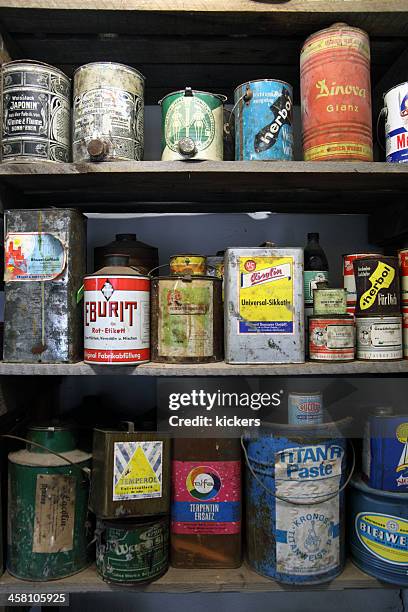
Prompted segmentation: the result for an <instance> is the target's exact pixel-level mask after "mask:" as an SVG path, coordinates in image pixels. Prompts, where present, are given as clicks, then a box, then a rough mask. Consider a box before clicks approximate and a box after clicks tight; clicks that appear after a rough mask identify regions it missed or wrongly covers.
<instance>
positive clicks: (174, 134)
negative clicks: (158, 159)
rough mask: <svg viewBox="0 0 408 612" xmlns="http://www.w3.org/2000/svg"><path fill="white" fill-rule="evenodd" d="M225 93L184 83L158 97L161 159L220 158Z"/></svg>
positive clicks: (215, 159)
mask: <svg viewBox="0 0 408 612" xmlns="http://www.w3.org/2000/svg"><path fill="white" fill-rule="evenodd" d="M226 100H227V98H226V97H225V96H222V95H219V94H212V93H208V92H207V91H196V90H194V89H191V87H186V88H185V89H182V90H180V91H173V92H172V93H170V94H168V95H167V96H165V97H164V98H163V99H162V100H160V101H159V104H160V105H161V107H162V160H163V161H173V160H180V159H181V160H188V159H194V160H200V161H201V160H210V161H222V160H223V157H224V152H223V149H224V145H223V140H224V102H225V101H226Z"/></svg>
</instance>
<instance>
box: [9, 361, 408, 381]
mask: <svg viewBox="0 0 408 612" xmlns="http://www.w3.org/2000/svg"><path fill="white" fill-rule="evenodd" d="M399 374H401V375H406V374H408V360H403V359H402V360H399V361H387V362H381V361H373V362H372V363H370V362H364V361H351V362H349V363H312V362H307V363H299V364H276V365H275V364H268V365H258V364H251V365H230V364H226V363H224V362H221V363H208V364H179V363H173V364H168V363H146V364H141V365H139V366H137V367H134V366H119V365H115V366H93V365H89V364H85V363H83V362H82V361H81V362H78V363H71V364H70V363H58V364H46V363H7V362H4V361H1V362H0V375H3V376H95V375H96V376H98V375H103V376H201V377H204V376H322V375H326V376H339V375H343V376H360V375H367V376H370V375H375V376H379V375H384V376H391V375H399Z"/></svg>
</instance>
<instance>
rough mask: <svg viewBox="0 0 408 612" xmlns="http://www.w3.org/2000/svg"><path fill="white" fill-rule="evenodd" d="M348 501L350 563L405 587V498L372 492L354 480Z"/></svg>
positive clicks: (407, 519)
mask: <svg viewBox="0 0 408 612" xmlns="http://www.w3.org/2000/svg"><path fill="white" fill-rule="evenodd" d="M348 501H349V503H348V506H349V512H350V517H349V525H348V530H349V540H350V551H351V556H352V560H353V563H354V564H355V565H357V567H359V568H360V569H361V570H363V571H364V572H366V573H367V574H370V575H371V576H374V577H375V578H378V579H379V580H383V581H384V582H389V583H391V584H395V585H398V586H401V587H407V586H408V503H407V502H408V496H407V494H406V493H392V492H390V491H379V490H378V489H372V488H371V487H369V486H368V485H366V484H365V483H364V482H363V481H362V479H361V478H360V477H356V478H354V479H353V480H352V482H351V487H350V495H349V498H348Z"/></svg>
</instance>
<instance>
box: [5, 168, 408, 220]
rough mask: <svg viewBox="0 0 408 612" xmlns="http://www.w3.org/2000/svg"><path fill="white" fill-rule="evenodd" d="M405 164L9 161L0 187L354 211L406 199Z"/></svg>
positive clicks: (35, 201) (212, 206)
mask: <svg viewBox="0 0 408 612" xmlns="http://www.w3.org/2000/svg"><path fill="white" fill-rule="evenodd" d="M407 166H408V165H407V164H387V163H380V162H373V163H366V162H301V161H294V162H271V163H267V162H182V161H180V162H161V161H143V162H116V163H115V162H106V163H100V164H91V163H83V164H58V163H52V162H38V163H31V164H29V163H4V164H0V185H1V184H2V185H6V186H9V187H12V188H14V189H15V190H17V191H18V192H19V193H22V194H23V195H26V196H28V197H27V202H28V205H29V206H31V205H32V206H33V207H38V206H40V205H41V206H44V205H52V206H58V205H74V206H75V205H77V206H79V207H80V208H81V209H82V210H88V211H89V212H96V211H108V210H111V211H112V212H120V211H121V210H133V211H141V212H143V211H154V212H161V211H167V212H194V211H197V210H199V211H206V212H211V211H219V212H235V211H237V210H238V211H239V210H240V211H250V210H271V211H274V212H276V211H290V212H296V211H298V212H302V213H304V212H325V213H329V212H333V213H338V212H341V213H355V212H372V211H373V210H374V209H375V208H377V207H378V208H380V207H383V205H384V201H387V200H388V199H389V197H390V195H391V194H392V197H393V200H394V201H398V200H400V201H404V200H405V197H406V193H407V190H408V167H407ZM248 203H249V204H248ZM19 206H20V205H19ZM20 207H21V206H20Z"/></svg>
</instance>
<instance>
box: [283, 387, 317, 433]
mask: <svg viewBox="0 0 408 612" xmlns="http://www.w3.org/2000/svg"><path fill="white" fill-rule="evenodd" d="M322 422H323V397H322V394H321V392H320V391H317V392H310V393H296V392H294V391H292V392H290V393H289V395H288V423H290V424H292V425H305V424H310V423H322Z"/></svg>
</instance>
